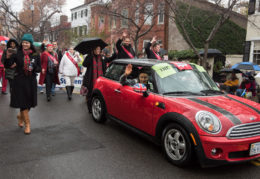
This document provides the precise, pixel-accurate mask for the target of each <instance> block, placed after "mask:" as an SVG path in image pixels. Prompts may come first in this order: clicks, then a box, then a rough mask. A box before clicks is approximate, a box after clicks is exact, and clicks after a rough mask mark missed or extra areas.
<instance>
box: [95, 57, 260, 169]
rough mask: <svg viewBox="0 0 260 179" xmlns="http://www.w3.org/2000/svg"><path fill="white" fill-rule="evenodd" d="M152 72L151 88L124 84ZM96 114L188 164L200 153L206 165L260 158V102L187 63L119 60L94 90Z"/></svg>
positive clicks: (176, 161) (174, 160) (173, 159)
mask: <svg viewBox="0 0 260 179" xmlns="http://www.w3.org/2000/svg"><path fill="white" fill-rule="evenodd" d="M128 64H132V72H131V74H130V75H129V76H127V79H128V80H133V79H138V75H139V73H140V71H144V70H145V71H146V73H147V74H148V83H147V85H149V87H147V90H146V91H145V92H142V93H140V92H136V91H135V90H133V87H132V86H129V85H122V84H121V83H120V81H119V80H120V77H121V76H122V74H124V72H125V68H126V66H127V65H128ZM92 117H93V119H94V121H96V122H99V123H103V122H105V121H106V119H110V120H114V121H116V122H118V123H120V124H122V125H123V126H125V127H128V128H130V129H132V130H133V131H135V132H137V133H139V134H141V135H143V136H146V137H148V138H149V139H152V140H153V141H155V142H157V143H159V144H160V145H162V147H163V151H164V153H165V156H166V158H167V159H168V160H169V161H170V162H171V163H173V164H175V165H178V166H185V165H188V164H190V162H191V159H192V158H193V157H195V156H196V157H197V160H198V161H199V162H200V164H201V166H202V167H207V166H216V165H222V164H225V163H237V162H243V161H249V160H253V159H257V158H259V157H260V105H259V104H258V103H255V102H253V101H249V100H247V99H244V98H240V97H237V96H234V95H229V94H225V93H223V92H221V91H220V90H219V88H218V87H217V86H216V84H215V83H214V82H213V80H212V79H211V78H210V77H209V75H208V74H207V73H206V71H205V70H204V68H202V67H201V66H198V65H196V64H189V63H183V62H165V61H158V60H148V59H129V60H128V59H123V60H120V59H119V60H115V61H113V62H112V63H111V64H110V66H109V67H108V68H107V70H106V73H105V74H104V76H103V77H99V78H98V79H97V82H96V84H95V86H94V90H93V94H92Z"/></svg>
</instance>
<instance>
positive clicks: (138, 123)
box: [94, 77, 260, 162]
mask: <svg viewBox="0 0 260 179" xmlns="http://www.w3.org/2000/svg"><path fill="white" fill-rule="evenodd" d="M94 89H98V90H99V91H100V92H101V94H102V95H103V97H104V100H105V104H106V109H107V113H108V114H110V115H112V116H113V117H116V118H118V119H119V120H121V121H123V122H125V123H127V124H129V125H131V126H133V127H135V128H136V129H139V130H141V131H144V132H145V133H147V134H149V135H151V136H156V127H157V125H158V121H159V120H160V118H161V117H162V116H163V115H164V114H167V113H178V114H181V115H182V116H184V117H185V118H187V119H188V120H189V121H190V122H191V123H192V125H193V126H194V128H195V129H196V131H197V133H198V138H199V140H200V141H197V142H200V143H201V145H202V147H203V151H204V155H205V156H206V158H208V159H213V160H224V161H228V162H235V161H245V160H250V159H254V158H259V157H260V154H257V155H254V156H247V157H237V158H230V157H229V154H230V153H232V152H240V151H248V150H249V148H250V145H251V144H252V143H257V142H260V136H256V137H249V138H242V139H241V138H240V139H229V138H228V137H226V135H227V132H228V130H229V129H230V128H231V127H233V126H235V125H239V123H240V124H245V123H252V122H260V113H259V111H260V105H259V104H258V103H255V102H253V101H250V100H247V99H244V98H240V97H237V96H234V95H215V96H185V97H183V96H180V97H175V96H174V97H173V96H163V95H159V94H155V93H149V96H148V97H143V95H142V94H140V93H136V92H134V91H133V89H132V87H129V86H122V85H121V84H120V83H119V82H116V81H113V80H110V79H106V78H104V77H100V78H98V80H97V83H96V84H95V86H94ZM193 99H196V100H199V101H202V103H199V102H196V101H195V100H193ZM158 103H161V104H164V105H165V108H161V107H159V106H158V105H156V104H158ZM205 103H206V104H209V106H207V105H204V104H205ZM211 106H215V107H216V108H218V109H222V110H224V111H227V113H228V114H230V115H232V116H233V117H234V118H236V119H238V121H237V123H235V122H234V121H232V120H231V119H230V118H229V117H228V116H227V115H225V114H223V113H222V112H221V111H218V110H216V109H214V108H212V107H211ZM202 110H203V111H208V112H210V113H212V114H214V115H216V116H217V117H218V118H219V120H220V121H221V124H222V129H221V131H220V132H219V133H217V134H209V133H207V132H205V131H204V130H202V129H201V128H200V127H199V125H198V124H197V122H196V119H195V116H196V113H197V112H198V111H202ZM252 119H253V120H252ZM194 135H195V134H194ZM194 145H195V144H194ZM214 148H219V149H221V150H222V153H221V154H220V155H212V153H211V150H212V149H214Z"/></svg>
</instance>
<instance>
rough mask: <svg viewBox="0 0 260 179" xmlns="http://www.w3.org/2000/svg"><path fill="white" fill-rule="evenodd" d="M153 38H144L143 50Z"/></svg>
mask: <svg viewBox="0 0 260 179" xmlns="http://www.w3.org/2000/svg"><path fill="white" fill-rule="evenodd" d="M150 41H151V40H144V41H143V52H144V51H145V50H144V49H145V47H146V46H147V44H148V43H150Z"/></svg>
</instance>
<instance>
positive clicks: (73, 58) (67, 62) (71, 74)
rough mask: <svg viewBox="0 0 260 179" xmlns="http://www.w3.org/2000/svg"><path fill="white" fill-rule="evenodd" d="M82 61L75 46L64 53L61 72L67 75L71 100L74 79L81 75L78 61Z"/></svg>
mask: <svg viewBox="0 0 260 179" xmlns="http://www.w3.org/2000/svg"><path fill="white" fill-rule="evenodd" d="M80 61H81V58H80V57H79V54H78V53H75V51H74V49H73V47H70V48H69V51H67V52H65V54H64V55H63V57H62V59H61V62H60V67H59V72H60V73H61V74H63V75H64V76H65V81H66V91H67V95H68V99H69V100H71V96H72V93H73V90H74V80H75V78H76V76H79V75H80V68H79V66H78V63H79V62H80Z"/></svg>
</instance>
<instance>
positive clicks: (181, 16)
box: [165, 0, 241, 68]
mask: <svg viewBox="0 0 260 179" xmlns="http://www.w3.org/2000/svg"><path fill="white" fill-rule="evenodd" d="M193 1H194V0H185V1H184V3H185V4H186V7H187V8H186V12H185V13H183V11H180V8H179V7H180V3H183V1H180V0H165V2H166V4H167V6H168V7H169V17H170V18H171V19H172V20H173V21H175V22H176V23H177V24H178V25H179V27H180V28H181V30H182V31H183V34H184V37H185V38H186V40H187V42H188V44H189V45H190V47H191V48H192V49H193V51H194V52H195V53H196V55H197V56H198V58H199V60H200V64H201V65H202V66H203V67H204V68H206V62H207V56H208V49H209V44H210V42H211V41H212V40H213V38H214V37H215V35H216V33H217V32H218V30H219V29H220V28H221V27H222V26H223V24H224V23H225V22H226V21H227V20H228V19H229V18H230V15H231V13H232V12H233V8H234V7H235V6H236V5H237V4H238V3H240V1H241V0H228V2H227V3H225V4H224V0H214V1H212V2H213V3H214V5H215V9H216V11H215V12H216V13H217V14H218V15H219V18H218V21H217V22H216V24H215V25H214V26H213V27H212V28H211V30H210V31H209V33H208V34H207V38H206V39H203V40H204V42H203V44H204V56H203V57H202V56H200V54H199V51H198V49H197V48H196V46H195V45H194V43H193V42H192V40H191V38H190V36H189V34H188V32H187V29H186V27H185V23H186V22H189V23H191V26H192V28H193V30H195V31H196V32H197V33H198V35H200V34H201V33H202V30H201V24H198V25H194V24H193V17H192V16H191V15H190V11H191V6H192V2H193ZM223 5H224V6H225V8H223ZM212 15H214V12H213V13H211V15H209V16H208V17H204V21H203V23H207V21H208V20H209V19H210V17H211V16H212Z"/></svg>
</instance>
